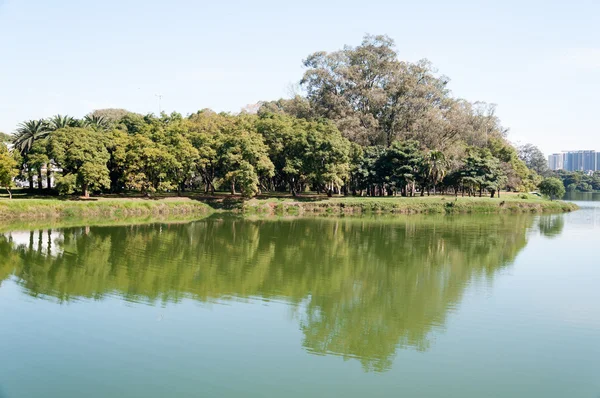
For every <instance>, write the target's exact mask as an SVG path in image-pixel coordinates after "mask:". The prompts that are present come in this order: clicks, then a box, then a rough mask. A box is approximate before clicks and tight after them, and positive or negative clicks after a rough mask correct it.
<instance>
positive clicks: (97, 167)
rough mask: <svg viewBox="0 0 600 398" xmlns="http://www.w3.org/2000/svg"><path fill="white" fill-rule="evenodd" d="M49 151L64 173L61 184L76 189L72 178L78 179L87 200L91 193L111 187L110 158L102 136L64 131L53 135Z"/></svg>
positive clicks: (74, 129) (82, 130) (80, 130)
mask: <svg viewBox="0 0 600 398" xmlns="http://www.w3.org/2000/svg"><path fill="white" fill-rule="evenodd" d="M49 148H50V153H51V156H52V158H53V159H54V161H55V162H56V164H57V165H58V167H60V168H61V169H62V171H63V180H61V184H63V185H64V186H67V185H68V186H69V187H72V182H73V177H72V176H75V181H76V185H77V188H79V189H80V190H81V192H82V194H83V195H84V196H89V192H90V190H92V191H93V190H100V189H103V188H108V187H110V179H109V172H108V167H107V163H108V161H109V160H110V155H109V153H108V150H107V149H106V144H105V141H104V137H103V136H102V135H101V133H99V132H96V131H94V130H91V129H89V128H80V127H67V128H63V129H60V130H57V131H54V132H53V133H52V134H51V135H50V141H49ZM69 175H71V177H68V176H69ZM64 177H68V180H64ZM66 181H68V182H69V184H66ZM61 190H62V191H63V192H65V191H69V189H63V188H61Z"/></svg>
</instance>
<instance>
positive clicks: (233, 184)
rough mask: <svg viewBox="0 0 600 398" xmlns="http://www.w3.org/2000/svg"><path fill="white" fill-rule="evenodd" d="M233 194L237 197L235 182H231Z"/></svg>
mask: <svg viewBox="0 0 600 398" xmlns="http://www.w3.org/2000/svg"><path fill="white" fill-rule="evenodd" d="M231 194H232V195H235V182H234V181H231Z"/></svg>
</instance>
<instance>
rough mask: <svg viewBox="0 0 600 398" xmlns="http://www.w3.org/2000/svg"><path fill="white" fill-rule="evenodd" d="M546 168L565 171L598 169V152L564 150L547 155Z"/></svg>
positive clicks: (599, 168) (599, 159) (599, 166)
mask: <svg viewBox="0 0 600 398" xmlns="http://www.w3.org/2000/svg"><path fill="white" fill-rule="evenodd" d="M548 168H550V169H551V170H566V171H584V172H586V171H598V170H600V152H596V151H589V150H588V151H565V152H563V153H554V154H552V155H550V156H548Z"/></svg>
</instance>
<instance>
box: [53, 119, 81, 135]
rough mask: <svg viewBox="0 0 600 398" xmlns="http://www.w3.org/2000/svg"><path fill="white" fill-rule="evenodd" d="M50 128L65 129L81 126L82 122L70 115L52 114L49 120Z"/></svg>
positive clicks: (54, 129)
mask: <svg viewBox="0 0 600 398" xmlns="http://www.w3.org/2000/svg"><path fill="white" fill-rule="evenodd" d="M47 123H48V128H49V129H50V130H52V131H56V130H60V129H64V128H67V127H80V126H81V123H80V121H79V120H77V119H75V118H74V117H72V116H69V115H64V116H63V115H55V116H52V117H51V118H50V119H48V121H47Z"/></svg>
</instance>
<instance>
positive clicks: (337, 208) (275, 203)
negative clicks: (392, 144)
mask: <svg viewBox="0 0 600 398" xmlns="http://www.w3.org/2000/svg"><path fill="white" fill-rule="evenodd" d="M576 209H577V206H576V205H574V204H572V203H567V202H561V201H549V200H545V199H540V198H536V199H522V198H519V197H518V196H516V195H505V196H504V197H501V198H489V197H484V198H479V197H476V198H473V197H471V198H469V197H464V198H463V197H458V198H455V197H453V196H430V197H413V198H400V197H334V198H327V199H323V198H318V199H316V200H313V201H299V200H294V199H290V198H284V199H277V198H271V199H252V200H249V201H246V202H244V204H243V205H242V207H241V211H242V212H243V213H245V214H278V215H281V214H469V213H474V214H475V213H476V214H496V213H560V212H569V211H573V210H576Z"/></svg>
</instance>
